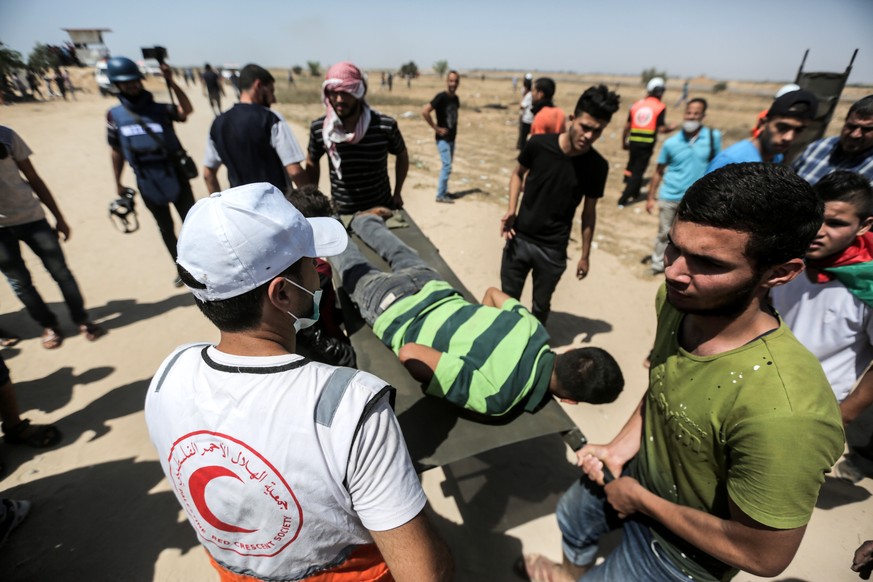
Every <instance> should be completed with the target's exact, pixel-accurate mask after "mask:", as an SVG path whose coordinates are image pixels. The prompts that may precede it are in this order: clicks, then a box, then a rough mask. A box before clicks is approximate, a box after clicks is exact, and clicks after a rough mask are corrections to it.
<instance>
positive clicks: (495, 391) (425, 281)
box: [289, 190, 624, 416]
mask: <svg viewBox="0 0 873 582" xmlns="http://www.w3.org/2000/svg"><path fill="white" fill-rule="evenodd" d="M313 196H323V194H321V193H319V192H317V191H315V192H313V191H312V190H309V191H308V192H305V193H304V196H303V198H298V197H297V196H295V194H292V195H290V196H289V198H290V200H291V201H292V203H294V204H295V206H297V207H298V209H299V210H300V211H301V212H302V213H303V214H304V215H307V211H308V210H309V207H310V206H311V205H310V204H308V202H311V198H312V197H313ZM306 198H309V199H310V200H308V201H307V200H306ZM316 206H321V205H316ZM322 207H323V206H322ZM390 216H391V211H390V210H389V209H387V208H374V209H372V210H370V211H366V212H361V213H358V214H357V215H356V216H355V217H354V218H353V219H352V221H351V224H350V228H351V230H352V231H354V233H355V234H357V235H358V237H359V238H360V239H361V240H362V241H364V242H365V243H366V244H367V245H368V246H369V247H371V248H372V249H373V250H374V251H375V252H377V253H378V254H379V255H380V256H381V257H382V258H384V259H385V261H387V263H388V264H389V266H390V268H391V272H383V271H381V270H380V269H378V268H377V267H376V266H375V265H373V264H372V263H370V262H369V261H368V260H367V259H366V258H365V257H364V255H363V254H362V253H361V251H360V250H359V249H358V247H357V245H356V244H355V243H354V242H352V241H351V240H350V241H349V245H348V247H347V248H346V250H345V251H344V252H343V253H342V254H340V255H337V256H334V257H331V258H330V262H331V264H332V266H333V268H334V270H335V271H336V273H338V274H339V275H340V277H341V280H342V287H343V289H344V290H345V291H346V293H347V294H348V295H349V297H351V299H352V301H353V302H354V303H355V304H356V305H357V307H358V309H359V311H360V313H361V317H362V318H363V319H364V321H366V322H367V324H368V325H370V326H371V327H372V328H373V333H374V334H375V335H376V336H377V337H378V338H379V339H380V340H381V341H382V343H384V344H385V345H386V346H388V347H389V348H391V349H392V350H393V351H394V353H395V354H397V356H398V358H399V359H400V362H401V363H402V364H403V365H404V367H406V369H407V370H408V371H409V373H410V374H411V375H412V377H413V378H415V379H416V380H417V381H419V382H421V383H422V384H423V386H424V387H425V392H426V393H427V394H429V395H432V396H436V397H439V398H444V399H446V400H448V401H450V402H452V403H453V404H455V405H457V406H461V407H463V408H465V409H467V410H469V411H471V412H473V413H476V414H479V415H485V416H501V415H504V414H506V413H508V412H510V411H513V410H518V407H523V410H525V411H527V412H534V411H536V410H538V409H539V408H540V407H541V406H543V405H544V404H545V403H546V402H547V400H548V398H549V395H550V394H551V395H554V396H555V397H556V398H558V399H559V400H561V401H562V402H568V403H576V402H588V403H592V404H604V403H608V402H612V401H613V400H615V399H616V398H617V397H618V395H619V393H620V392H621V390H622V388H623V387H624V379H623V377H622V373H621V370H620V368H619V367H618V364H617V363H616V361H615V359H613V357H612V356H611V355H610V354H609V353H607V352H606V351H604V350H601V349H599V348H579V349H573V350H569V351H567V352H565V353H562V354H555V353H554V352H553V351H552V350H551V349H550V348H549V345H548V341H549V336H548V333H547V332H546V330H545V328H544V327H543V326H542V324H540V322H539V321H538V320H537V319H536V318H535V317H534V316H533V315H532V314H531V313H530V312H529V311H528V310H527V309H526V308H525V307H524V306H522V305H521V304H520V303H519V302H518V301H516V300H515V299H513V298H511V297H509V296H508V295H506V294H505V293H503V292H502V291H500V290H498V289H495V288H493V287H492V288H489V289H488V291H486V293H485V297H484V298H483V299H482V303H481V304H476V303H471V302H469V301H468V300H467V299H465V298H464V297H463V295H462V294H461V293H460V292H458V291H456V290H455V289H453V288H452V287H451V286H450V285H449V284H448V283H447V282H446V281H444V280H443V278H442V276H441V275H440V274H439V273H438V272H437V271H436V270H434V269H432V268H431V267H430V266H428V265H427V264H426V263H425V262H424V261H423V260H422V259H421V257H420V256H419V255H418V253H417V252H416V251H415V250H414V249H412V248H411V247H409V246H408V245H406V244H405V243H404V242H403V241H401V240H400V239H399V238H398V237H397V236H396V235H394V233H392V232H391V230H389V229H388V227H387V226H386V225H385V221H384V220H385V218H388V217H390Z"/></svg>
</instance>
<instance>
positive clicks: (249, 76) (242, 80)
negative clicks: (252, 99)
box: [239, 64, 276, 91]
mask: <svg viewBox="0 0 873 582" xmlns="http://www.w3.org/2000/svg"><path fill="white" fill-rule="evenodd" d="M255 81H260V82H261V83H263V84H264V85H269V84H270V83H275V82H276V79H274V78H273V75H271V74H270V71H268V70H267V69H265V68H264V67H260V66H258V65H254V64H248V65H246V66H244V67H243V68H242V71H240V72H239V90H240V91H246V90H248V89H251V88H252V85H254V84H255Z"/></svg>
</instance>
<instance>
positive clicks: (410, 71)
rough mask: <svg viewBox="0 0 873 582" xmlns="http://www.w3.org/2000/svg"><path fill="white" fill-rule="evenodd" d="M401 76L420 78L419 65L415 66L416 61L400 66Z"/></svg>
mask: <svg viewBox="0 0 873 582" xmlns="http://www.w3.org/2000/svg"><path fill="white" fill-rule="evenodd" d="M400 74H401V75H403V76H404V77H412V78H415V77H417V76H418V65H416V64H415V61H409V62H408V63H406V64H404V65H400Z"/></svg>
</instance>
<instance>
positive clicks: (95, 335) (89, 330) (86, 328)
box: [79, 321, 106, 342]
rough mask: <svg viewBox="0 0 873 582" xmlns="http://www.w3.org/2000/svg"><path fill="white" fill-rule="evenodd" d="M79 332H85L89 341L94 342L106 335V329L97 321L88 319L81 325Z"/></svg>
mask: <svg viewBox="0 0 873 582" xmlns="http://www.w3.org/2000/svg"><path fill="white" fill-rule="evenodd" d="M79 333H81V334H83V335H84V336H85V339H86V340H88V341H89V342H93V341H96V340H97V339H99V338H101V337H103V336H104V335H106V330H105V329H103V328H102V327H100V326H99V325H97V324H96V323H91V322H90V321H88V322H86V323H83V324H80V325H79Z"/></svg>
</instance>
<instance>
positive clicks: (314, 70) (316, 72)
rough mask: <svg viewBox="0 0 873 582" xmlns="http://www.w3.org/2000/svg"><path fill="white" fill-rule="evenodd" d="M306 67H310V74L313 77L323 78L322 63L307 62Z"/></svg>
mask: <svg viewBox="0 0 873 582" xmlns="http://www.w3.org/2000/svg"><path fill="white" fill-rule="evenodd" d="M306 66H307V67H309V74H310V75H312V76H313V77H320V76H321V63H319V62H318V61H306Z"/></svg>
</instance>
